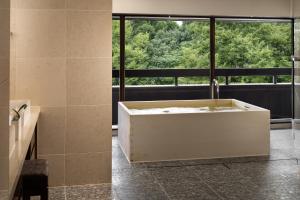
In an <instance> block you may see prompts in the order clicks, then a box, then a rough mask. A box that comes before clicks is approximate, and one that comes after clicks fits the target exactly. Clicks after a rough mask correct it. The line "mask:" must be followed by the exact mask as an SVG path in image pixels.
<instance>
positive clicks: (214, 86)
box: [210, 79, 220, 99]
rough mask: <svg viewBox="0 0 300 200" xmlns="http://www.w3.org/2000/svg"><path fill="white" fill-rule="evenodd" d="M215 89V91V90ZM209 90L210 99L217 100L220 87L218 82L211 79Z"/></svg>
mask: <svg viewBox="0 0 300 200" xmlns="http://www.w3.org/2000/svg"><path fill="white" fill-rule="evenodd" d="M215 88H216V90H215ZM210 89H211V93H210V94H211V99H216V98H217V99H219V97H220V96H219V93H220V87H219V82H218V81H217V80H216V79H213V80H212V82H211V85H210ZM215 92H216V93H217V95H216V94H215Z"/></svg>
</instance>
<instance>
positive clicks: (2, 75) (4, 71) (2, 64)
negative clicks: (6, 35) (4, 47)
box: [0, 58, 9, 84]
mask: <svg viewBox="0 0 300 200" xmlns="http://www.w3.org/2000/svg"><path fill="white" fill-rule="evenodd" d="M8 79H9V59H8V58H6V59H0V84H1V83H3V82H4V81H6V80H8Z"/></svg>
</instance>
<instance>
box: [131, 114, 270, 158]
mask: <svg viewBox="0 0 300 200" xmlns="http://www.w3.org/2000/svg"><path fill="white" fill-rule="evenodd" d="M131 126H132V128H131V133H132V140H131V145H132V148H131V150H132V153H131V155H132V157H131V160H132V161H159V160H179V159H202V158H203V159H204V158H205V159H207V158H224V157H244V156H261V155H269V148H270V128H269V127H270V113H269V111H251V112H236V113H229V112H224V113H196V114H178V115H148V116H132V121H131Z"/></svg>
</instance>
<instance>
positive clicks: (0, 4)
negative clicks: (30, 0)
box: [0, 0, 10, 9]
mask: <svg viewBox="0 0 300 200" xmlns="http://www.w3.org/2000/svg"><path fill="white" fill-rule="evenodd" d="M1 8H10V0H1V1H0V9H1Z"/></svg>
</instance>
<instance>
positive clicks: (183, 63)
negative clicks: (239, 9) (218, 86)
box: [113, 16, 293, 86]
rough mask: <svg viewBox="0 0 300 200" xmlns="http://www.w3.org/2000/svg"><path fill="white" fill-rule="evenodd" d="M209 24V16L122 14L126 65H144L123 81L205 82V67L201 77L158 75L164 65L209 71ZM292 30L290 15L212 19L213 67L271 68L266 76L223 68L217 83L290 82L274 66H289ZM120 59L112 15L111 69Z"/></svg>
mask: <svg viewBox="0 0 300 200" xmlns="http://www.w3.org/2000/svg"><path fill="white" fill-rule="evenodd" d="M210 23H211V22H210V19H209V18H174V17H173V18H172V17H166V18H163V17H126V18H125V41H124V43H125V54H124V57H125V66H124V67H125V70H144V74H143V75H142V76H140V77H134V76H128V77H126V79H125V80H126V81H125V83H126V85H127V86H130V85H133V86H136V85H174V84H175V85H201V84H208V83H209V82H210V80H209V76H208V74H209V72H206V73H205V72H203V73H200V72H199V73H200V74H201V76H199V75H195V76H191V75H189V76H184V75H182V76H181V75H180V73H179V75H176V77H166V76H165V75H163V74H164V71H165V70H168V69H206V70H210V50H211V48H212V46H211V44H210ZM291 30H292V24H291V20H288V19H286V20H283V19H276V20H275V19H263V20H261V19H236V18H234V19H230V18H216V24H215V35H214V37H215V43H216V44H215V58H216V59H215V64H216V66H215V68H216V71H217V70H218V69H262V68H264V69H265V68H268V69H270V70H269V71H266V73H265V75H264V74H262V73H257V75H256V73H255V72H253V73H254V74H251V73H252V72H251V73H248V74H245V73H243V72H242V73H241V75H236V74H237V73H233V74H232V75H231V74H230V71H229V70H227V71H228V72H226V73H224V74H226V76H225V75H223V73H221V74H219V75H218V77H217V78H218V80H219V81H220V83H223V84H225V83H226V84H250V83H274V82H276V83H290V82H291V76H290V75H289V74H287V73H283V74H280V73H279V74H278V75H276V73H275V72H274V70H276V69H275V68H291V67H292V62H291V59H290V56H291V55H292V45H291V44H292V41H293V40H292V31H291ZM119 61H120V18H119V17H118V16H115V17H114V20H113V69H116V70H118V69H119V66H120V62H119ZM154 69H155V70H160V71H156V73H152V74H151V76H150V75H149V77H147V74H148V73H147V72H148V71H147V70H152V72H153V70H154ZM273 69H274V70H273ZM145 70H146V71H145ZM178 71H179V70H178ZM223 72H224V70H223ZM199 73H198V74H199ZM274 73H275V76H274ZM153 74H157V76H153ZM177 74H178V73H177ZM274 79H276V80H274ZM118 84H119V81H118V78H114V79H113V85H118Z"/></svg>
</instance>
